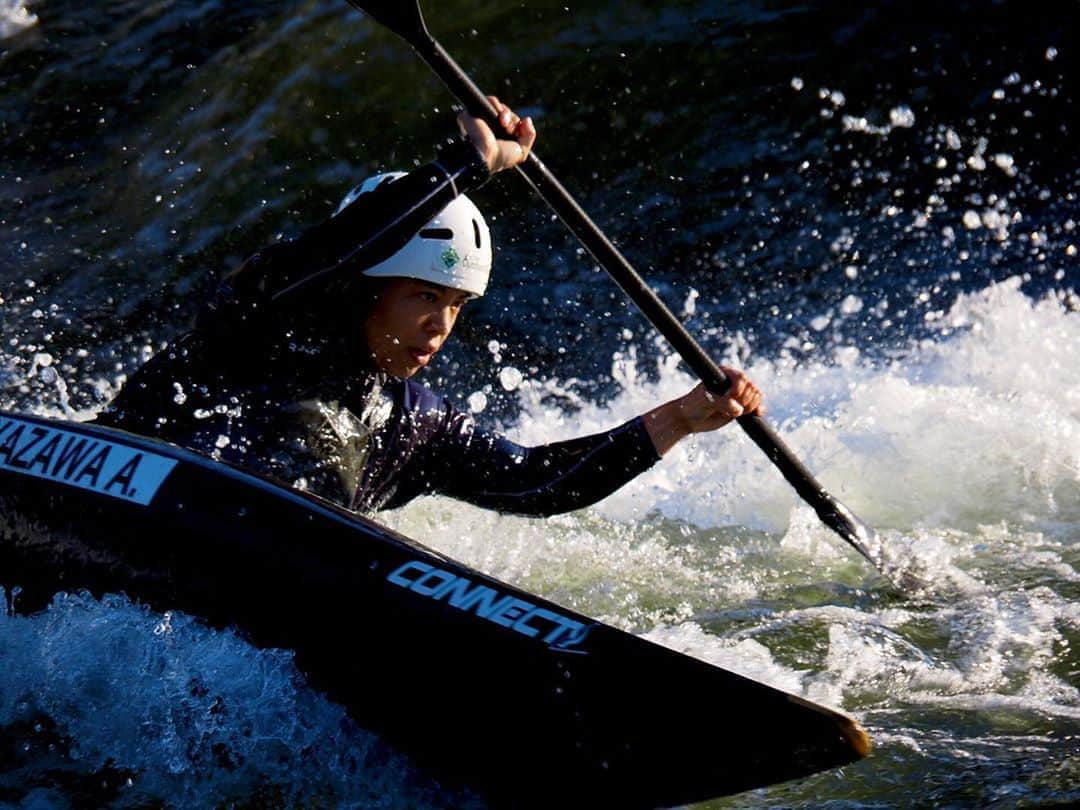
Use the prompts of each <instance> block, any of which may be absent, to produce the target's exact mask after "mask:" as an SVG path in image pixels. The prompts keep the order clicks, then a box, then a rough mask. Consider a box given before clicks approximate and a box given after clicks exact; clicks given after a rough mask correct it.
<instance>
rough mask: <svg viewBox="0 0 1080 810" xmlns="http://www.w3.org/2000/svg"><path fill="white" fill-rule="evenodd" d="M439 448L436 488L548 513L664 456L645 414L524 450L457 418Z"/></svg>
mask: <svg viewBox="0 0 1080 810" xmlns="http://www.w3.org/2000/svg"><path fill="white" fill-rule="evenodd" d="M451 424H453V429H451V430H449V431H447V432H446V433H445V434H444V435H443V436H442V437H441V440H440V441H439V442H438V443H437V444H436V446H435V448H434V452H433V453H432V458H433V463H434V467H435V468H436V470H437V474H435V475H427V476H424V478H426V479H427V481H428V482H429V487H430V490H431V491H434V492H439V493H441V494H444V495H449V496H451V497H454V498H458V499H459V500H463V501H467V502H468V503H472V504H475V505H477V506H481V507H484V508H487V509H494V510H497V511H499V512H510V513H514V514H520V515H531V516H536V517H542V516H547V515H555V514H559V513H561V512H570V511H573V510H575V509H582V508H584V507H586V506H589V505H591V504H594V503H596V502H597V501H599V500H601V499H603V498H606V497H607V496H608V495H610V494H611V493H613V492H615V490H617V489H619V488H620V487H622V486H623V485H625V484H627V483H628V482H630V481H631V480H633V479H634V478H635V477H637V476H638V475H640V474H641V473H643V472H645V470H647V469H649V468H650V467H652V466H653V464H655V463H656V462H657V461H658V460H659V458H660V457H659V455H657V453H656V448H655V447H654V446H653V443H652V440H651V439H650V438H649V434H648V432H647V431H646V429H645V423H644V422H643V421H642V419H641V418H640V417H638V418H636V419H632V420H631V421H629V422H627V423H625V424H623V425H620V426H619V427H617V428H614V429H613V430H608V431H605V432H603V433H596V434H593V435H590V436H582V437H579V438H576V439H570V440H568V441H562V442H555V443H553V444H544V445H539V446H536V447H524V446H522V445H520V444H516V443H514V442H512V441H510V440H509V439H507V438H506V437H504V436H500V435H498V434H496V433H490V432H487V431H484V430H481V429H478V428H476V427H475V426H474V425H473V424H472V420H471V418H469V417H464V416H462V415H456V418H455V419H453V420H451Z"/></svg>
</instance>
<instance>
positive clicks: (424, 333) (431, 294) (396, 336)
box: [364, 278, 472, 379]
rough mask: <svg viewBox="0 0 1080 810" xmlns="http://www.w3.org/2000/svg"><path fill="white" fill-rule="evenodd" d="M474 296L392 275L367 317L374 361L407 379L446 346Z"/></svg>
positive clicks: (369, 346) (366, 332) (390, 372)
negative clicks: (462, 313) (466, 305)
mask: <svg viewBox="0 0 1080 810" xmlns="http://www.w3.org/2000/svg"><path fill="white" fill-rule="evenodd" d="M471 297H472V296H471V295H469V293H465V292H462V291H461V290H454V289H451V288H450V287H443V286H442V285H439V284H432V283H431V282H428V281H419V280H417V279H412V278H391V279H387V281H386V284H385V285H384V286H383V288H382V291H381V292H380V293H379V297H378V298H377V299H376V301H375V307H374V308H373V309H372V310H371V314H370V315H368V318H367V320H366V321H365V322H364V337H365V338H366V340H367V346H368V351H370V352H371V357H372V360H373V361H374V363H375V367H376V368H377V369H379V370H380V371H384V372H386V373H387V374H390V375H392V376H394V377H400V378H403V379H404V378H408V377H411V376H412V375H414V374H415V373H416V372H418V371H419V370H420V369H422V368H423V367H424V366H426V365H427V364H428V363H430V362H431V358H432V357H434V356H435V353H436V352H438V351H439V349H441V348H442V346H443V343H445V342H446V339H447V338H448V337H449V336H450V332H451V331H452V330H453V328H454V324H455V323H456V322H457V317H458V315H459V314H461V308H462V307H463V306H464V305H465V302H466V301H468V300H469V299H470V298H471Z"/></svg>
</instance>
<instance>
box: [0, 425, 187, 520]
mask: <svg viewBox="0 0 1080 810" xmlns="http://www.w3.org/2000/svg"><path fill="white" fill-rule="evenodd" d="M175 466H176V461H175V459H171V458H168V457H166V456H159V455H156V454H154V453H148V452H146V451H145V450H137V449H135V448H134V447H128V446H127V445H124V444H117V443H115V442H109V441H105V440H104V439H95V438H91V437H90V436H83V435H81V434H79V433H72V432H70V431H67V430H61V429H59V428H54V427H51V426H46V425H39V424H36V423H34V422H24V421H23V420H21V419H16V418H14V417H10V416H3V417H0V469H4V470H10V471H12V472H16V473H19V474H21V475H30V476H33V477H35V478H44V479H46V480H50V481H59V482H60V483H62V484H68V485H69V486H74V487H79V488H80V489H88V490H90V491H92V492H97V493H100V494H102V495H109V496H111V497H113V498H119V499H121V500H125V501H132V502H134V503H138V504H142V505H143V506H146V505H147V504H148V503H150V501H151V500H152V499H153V497H154V495H155V494H157V491H158V489H159V488H160V487H161V484H162V483H163V482H164V481H165V479H166V478H167V477H168V475H169V473H170V472H172V469H173V467H175Z"/></svg>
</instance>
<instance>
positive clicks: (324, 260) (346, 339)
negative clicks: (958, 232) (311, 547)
mask: <svg viewBox="0 0 1080 810" xmlns="http://www.w3.org/2000/svg"><path fill="white" fill-rule="evenodd" d="M492 103H493V104H494V105H495V106H496V109H497V110H498V111H499V122H500V124H501V125H502V126H503V127H504V128H505V130H506V133H505V137H502V138H498V139H497V138H496V137H495V136H494V134H493V132H492V130H491V129H490V128H489V127H488V125H487V124H486V123H485V122H483V121H482V120H479V119H476V118H474V117H472V116H470V115H468V114H464V113H463V114H462V115H460V116H459V118H458V123H459V126H460V128H461V136H460V137H457V138H454V139H450V140H448V141H447V142H446V143H444V144H442V146H441V147H440V148H439V150H438V155H437V158H436V160H434V161H432V162H431V163H429V164H427V165H425V166H422V167H420V168H418V169H415V170H414V171H412V172H409V173H407V174H405V173H391V174H387V175H380V176H377V177H375V178H371V179H370V180H368V181H366V182H365V183H363V184H361V185H360V186H359V187H358V188H357V189H355V190H354V191H353V192H351V193H350V194H349V195H348V197H347V198H346V200H345V201H343V203H342V205H341V206H340V207H339V209H338V211H337V212H336V213H335V214H334V215H333V216H332V217H330V218H329V219H328V220H327V221H325V222H323V223H322V224H320V225H317V226H315V227H313V228H311V229H310V230H307V231H305V232H304V233H303V234H302V235H300V236H299V237H298V238H296V239H295V240H290V241H282V242H278V243H275V244H273V245H271V246H270V247H267V248H265V249H263V250H261V251H259V252H257V253H255V254H254V255H252V256H251V257H250V258H248V259H247V260H246V261H245V262H244V263H243V264H242V265H241V266H240V268H239V269H238V270H236V271H235V272H233V273H232V274H231V275H230V276H229V277H228V278H227V279H226V281H225V282H224V283H223V285H222V287H221V290H220V293H219V295H218V296H217V298H216V300H214V301H213V302H212V303H210V304H209V305H208V306H206V307H205V308H204V310H203V311H202V312H201V313H200V315H199V316H198V318H197V320H196V324H195V327H194V329H193V330H192V331H190V332H189V333H187V334H186V335H185V336H184V337H182V338H181V339H180V340H178V341H177V342H175V343H174V344H172V345H170V346H169V347H168V348H167V349H165V350H163V351H162V352H160V353H159V354H157V355H156V356H155V357H153V358H152V359H151V360H150V361H149V362H148V363H147V364H146V365H145V366H143V367H142V368H141V369H139V370H138V371H136V372H135V373H134V374H133V375H132V376H131V378H130V379H129V380H128V381H127V382H126V384H125V385H124V387H123V388H122V390H121V391H120V393H119V395H118V396H117V397H116V398H115V399H114V400H113V401H112V402H111V403H110V404H109V405H108V406H107V407H106V408H105V409H104V410H103V411H102V413H100V414H99V415H98V417H97V421H98V422H99V423H101V424H106V425H110V426H113V427H119V428H122V429H125V430H128V431H131V432H134V433H139V434H143V435H148V436H154V437H158V438H161V439H165V440H168V441H171V442H174V443H176V444H179V445H182V446H185V447H189V448H191V449H194V450H196V451H199V452H202V453H205V454H209V455H211V456H213V457H215V458H218V459H221V460H224V461H228V462H230V463H234V464H239V465H242V466H245V467H248V468H252V469H255V470H257V471H260V472H262V473H264V474H268V475H271V476H273V477H275V478H277V479H280V480H282V481H284V482H286V483H288V484H290V485H293V486H296V487H299V488H301V489H308V490H310V491H312V492H315V493H317V494H319V495H321V496H323V497H325V498H328V499H330V500H332V501H335V502H337V503H339V504H341V505H343V506H345V507H347V508H349V509H352V510H355V511H360V512H372V511H375V510H379V509H389V508H394V507H397V506H401V505H402V504H404V503H406V502H408V501H409V500H411V499H412V498H415V497H416V496H418V495H422V494H428V493H440V494H443V495H448V496H451V497H454V498H459V499H461V500H465V501H468V502H470V503H474V504H477V505H479V506H483V507H488V508H492V509H496V510H499V511H504V512H513V513H518V514H527V515H549V514H555V513H559V512H565V511H570V510H573V509H578V508H581V507H584V506H588V505H589V504H592V503H595V502H596V501H598V500H600V499H601V498H604V497H605V496H607V495H609V494H610V493H612V492H614V491H615V490H616V489H618V488H619V487H621V486H622V485H623V484H625V483H626V482H628V481H630V480H631V479H632V478H634V477H635V476H637V475H638V474H640V473H641V472H643V471H645V470H646V469H648V468H649V467H651V466H652V465H653V464H654V463H655V462H656V461H657V460H658V459H659V458H660V456H662V455H663V454H664V453H666V452H667V451H668V450H670V449H671V448H672V447H673V446H674V445H675V444H676V443H677V442H678V441H680V440H681V439H682V438H684V437H686V436H688V435H690V434H692V433H698V432H702V431H708V430H715V429H717V428H719V427H721V426H723V425H725V424H727V423H728V422H729V421H731V419H732V418H734V417H737V416H739V415H741V414H743V413H761V412H763V406H762V398H761V393H760V391H759V390H758V389H757V387H756V386H755V385H754V384H753V383H752V382H751V381H750V380H749V379H748V378H747V377H746V376H745V375H744V374H743V373H742V372H740V371H738V370H736V369H733V368H728V367H724V368H723V370H724V373H725V374H726V375H727V376H728V377H729V378H730V379H731V382H732V384H731V387H730V389H729V390H728V393H727V394H725V395H724V396H715V397H714V396H713V395H711V394H709V393H707V392H706V391H705V389H704V388H703V387H702V386H701V385H698V386H697V387H695V388H694V389H693V390H691V391H690V392H689V393H687V394H686V395H685V396H682V397H679V398H678V399H675V400H672V401H671V402H667V403H665V404H663V405H660V406H659V407H657V408H655V409H653V410H652V411H649V412H648V413H646V414H644V415H642V416H640V417H638V418H636V419H633V420H631V421H629V422H627V423H626V424H623V425H620V426H618V427H616V428H614V429H612V430H609V431H606V432H603V433H599V434H596V435H591V436H585V437H581V438H577V439H571V440H569V441H563V442H556V443H552V444H546V445H541V446H538V447H523V446H521V445H518V444H516V443H514V442H511V441H510V440H508V439H507V438H505V437H504V436H501V435H498V434H496V433H493V432H489V431H487V430H484V429H482V428H480V427H478V426H477V425H476V424H475V421H474V419H473V417H472V416H471V415H470V414H467V413H464V412H462V411H460V410H457V409H456V408H454V407H453V406H452V405H451V404H450V403H449V402H448V401H447V399H445V398H444V397H442V396H439V395H437V394H435V393H433V392H431V391H429V390H428V389H427V388H425V387H423V386H422V385H420V384H419V383H417V382H416V381H414V380H413V379H412V378H413V377H414V375H415V374H416V373H417V372H418V371H420V369H422V368H423V367H424V366H426V365H427V364H428V363H429V362H430V361H431V359H432V357H433V356H434V355H435V354H436V353H437V352H438V351H439V350H440V349H441V348H442V346H443V344H444V342H445V341H446V339H447V338H448V337H449V336H450V333H451V331H452V330H453V327H454V323H455V321H456V319H457V317H458V315H459V314H460V312H461V310H462V308H463V307H464V306H465V305H466V304H467V302H468V301H469V300H470V299H473V298H476V297H478V296H480V295H483V293H484V291H485V289H486V286H487V281H488V276H489V273H490V270H491V264H492V246H491V239H490V236H489V233H488V229H487V226H486V224H485V223H484V219H483V217H482V216H481V214H480V212H479V211H478V210H477V209H476V206H475V205H473V203H472V202H471V201H470V200H469V199H468V197H467V196H465V194H466V192H468V191H472V190H474V189H476V188H479V187H480V186H481V185H482V184H483V183H485V182H486V181H487V180H488V179H489V178H490V177H491V176H492V175H493V174H496V173H498V172H500V171H503V170H505V169H510V168H513V167H514V166H516V165H518V164H519V163H521V162H522V161H523V160H525V159H526V157H527V156H528V153H529V150H530V149H531V148H532V146H533V143H534V141H535V139H536V129H535V127H534V125H533V122H532V120H531V119H530V118H525V119H520V118H519V117H518V116H517V115H516V114H515V113H514V112H513V111H512V110H511V109H509V108H508V107H506V106H505V105H503V104H502V103H501V102H499V101H498V99H495V98H492Z"/></svg>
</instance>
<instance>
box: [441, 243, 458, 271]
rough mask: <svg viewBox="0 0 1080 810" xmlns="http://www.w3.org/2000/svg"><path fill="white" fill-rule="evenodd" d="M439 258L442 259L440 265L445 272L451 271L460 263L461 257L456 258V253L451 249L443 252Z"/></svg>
mask: <svg viewBox="0 0 1080 810" xmlns="http://www.w3.org/2000/svg"><path fill="white" fill-rule="evenodd" d="M439 258H440V259H442V263H443V265H444V266H445V267H446V269H447V270H453V269H454V267H455V266H456V265H457V264H458V263H459V262H460V261H461V257H460V256H458V253H457V251H456V250H454V249H453V248H452V247H451V248H447V249H446V250H444V251H443V252H442V256H440V257H439Z"/></svg>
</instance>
